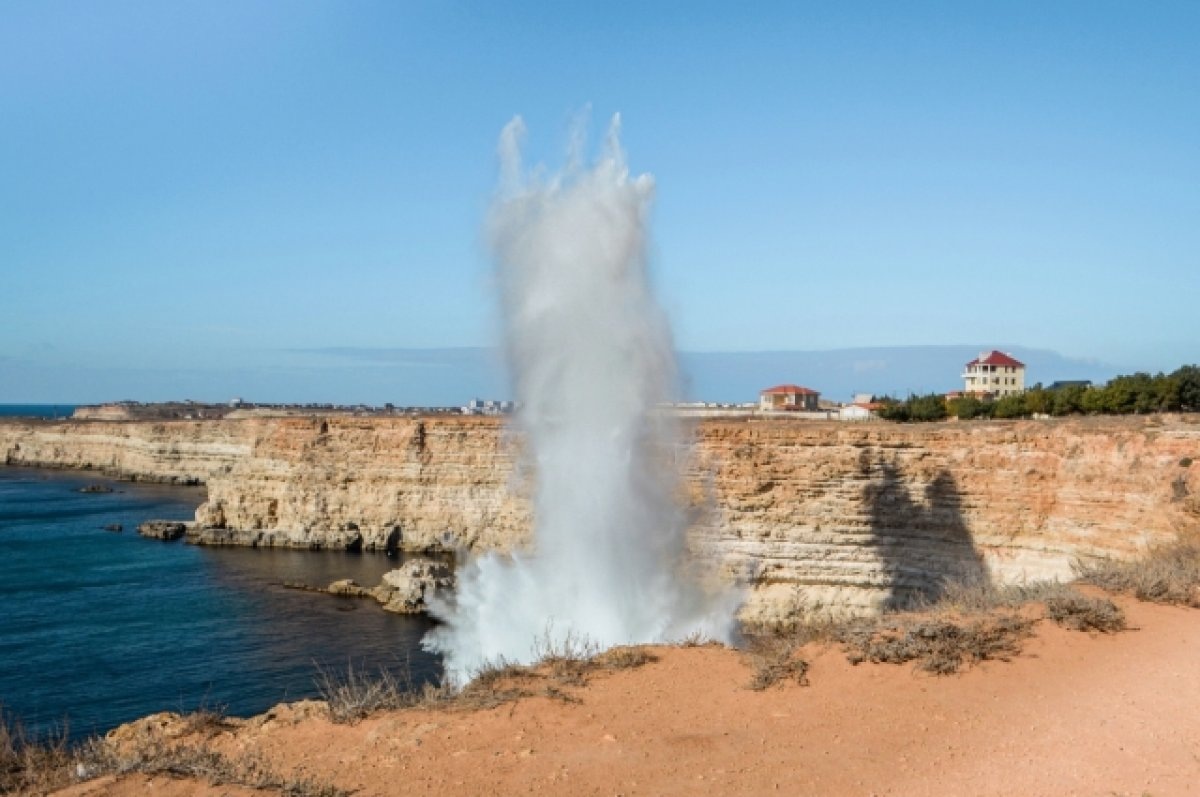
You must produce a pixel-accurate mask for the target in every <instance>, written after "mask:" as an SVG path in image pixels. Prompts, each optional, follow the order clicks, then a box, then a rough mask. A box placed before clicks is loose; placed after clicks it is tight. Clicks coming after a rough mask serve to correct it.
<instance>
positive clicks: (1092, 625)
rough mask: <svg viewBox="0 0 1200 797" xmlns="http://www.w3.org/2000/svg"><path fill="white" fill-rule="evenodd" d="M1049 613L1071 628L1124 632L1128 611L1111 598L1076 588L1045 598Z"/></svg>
mask: <svg viewBox="0 0 1200 797" xmlns="http://www.w3.org/2000/svg"><path fill="white" fill-rule="evenodd" d="M1045 605H1046V616H1047V617H1049V618H1050V619H1051V620H1053V621H1054V622H1056V623H1058V624H1059V625H1061V626H1062V627H1063V628H1066V629H1069V630H1071V631H1101V632H1103V633H1106V634H1110V633H1113V632H1116V631H1124V630H1125V628H1126V627H1127V626H1126V623H1125V612H1123V611H1121V608H1120V607H1119V606H1117V605H1116V604H1115V603H1113V602H1112V601H1110V600H1109V599H1108V598H1093V597H1090V596H1088V595H1084V594H1083V593H1081V592H1077V591H1075V590H1064V591H1063V592H1062V594H1059V595H1051V596H1050V597H1048V598H1046V600H1045Z"/></svg>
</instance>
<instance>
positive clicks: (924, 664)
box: [838, 613, 1033, 675]
mask: <svg viewBox="0 0 1200 797" xmlns="http://www.w3.org/2000/svg"><path fill="white" fill-rule="evenodd" d="M1032 627H1033V622H1032V621H1031V620H1029V619H1027V618H1024V617H1021V616H1020V615H1018V614H1015V613H1002V614H998V615H995V616H987V617H980V618H973V619H966V618H954V617H926V616H922V615H918V614H913V615H896V616H893V617H891V618H888V619H886V620H884V621H882V622H880V621H865V622H863V623H859V624H850V625H848V626H847V627H846V628H845V629H844V630H843V632H842V633H841V634H840V635H839V638H838V639H839V641H840V642H841V643H842V644H843V645H844V646H845V648H846V655H847V658H849V659H850V661H851V662H852V663H854V664H859V663H861V662H864V661H871V662H890V663H893V664H903V663H905V662H910V661H912V662H916V666H917V668H918V669H920V670H923V671H925V672H930V673H935V674H937V675H948V674H950V673H954V672H958V671H959V670H960V669H962V668H963V667H964V666H965V665H971V664H977V663H979V662H982V661H988V660H991V659H1001V660H1005V661H1007V660H1008V659H1010V658H1012V657H1013V656H1015V655H1016V654H1017V653H1019V652H1020V650H1021V641H1022V640H1023V639H1024V638H1025V637H1027V636H1029V634H1030V633H1031V630H1032Z"/></svg>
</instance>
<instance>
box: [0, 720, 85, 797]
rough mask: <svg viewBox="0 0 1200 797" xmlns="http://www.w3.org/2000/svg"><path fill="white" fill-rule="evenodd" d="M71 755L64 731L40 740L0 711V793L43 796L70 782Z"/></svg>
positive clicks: (64, 729) (72, 757) (72, 758)
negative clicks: (28, 793)
mask: <svg viewBox="0 0 1200 797" xmlns="http://www.w3.org/2000/svg"><path fill="white" fill-rule="evenodd" d="M73 760H74V756H73V752H72V750H71V749H70V746H69V745H68V744H67V732H66V728H63V729H61V730H60V731H59V732H56V733H51V734H49V735H47V736H45V737H43V738H40V739H39V738H36V737H30V736H29V735H28V734H26V732H25V728H24V726H23V725H22V724H21V723H20V722H18V721H17V720H15V719H13V718H12V717H10V716H9V715H8V714H7V713H5V712H2V711H0V794H12V793H26V792H30V793H34V794H36V793H44V792H48V791H51V790H53V789H56V788H59V787H61V786H64V785H66V784H68V783H70V782H71V778H72V769H73V767H72V764H73Z"/></svg>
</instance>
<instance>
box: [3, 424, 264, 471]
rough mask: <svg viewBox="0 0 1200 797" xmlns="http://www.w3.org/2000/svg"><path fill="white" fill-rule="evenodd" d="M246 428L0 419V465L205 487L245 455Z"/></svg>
mask: <svg viewBox="0 0 1200 797" xmlns="http://www.w3.org/2000/svg"><path fill="white" fill-rule="evenodd" d="M251 439H252V433H251V430H250V428H249V427H244V426H241V425H239V424H234V423H225V422H221V421H212V422H202V421H171V422H161V423H159V422H144V423H117V422H107V423H106V422H96V421H55V422H48V421H25V420H9V419H6V420H3V421H0V462H3V463H4V464H8V465H22V466H27V467H41V468H76V469H80V470H95V471H100V472H102V473H105V474H107V475H110V476H115V477H118V478H122V479H132V480H135V481H153V482H165V483H169V484H205V483H207V482H208V481H210V480H211V479H212V478H213V477H214V476H216V475H218V474H220V473H222V472H224V471H227V470H228V469H229V468H231V467H232V466H233V464H234V463H235V462H239V461H242V460H244V459H246V458H247V457H248V456H250V453H251Z"/></svg>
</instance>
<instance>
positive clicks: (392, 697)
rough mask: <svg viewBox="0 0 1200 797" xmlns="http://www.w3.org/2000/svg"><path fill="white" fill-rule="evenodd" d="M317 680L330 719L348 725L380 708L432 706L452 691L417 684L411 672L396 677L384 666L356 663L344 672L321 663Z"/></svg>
mask: <svg viewBox="0 0 1200 797" xmlns="http://www.w3.org/2000/svg"><path fill="white" fill-rule="evenodd" d="M315 681H316V686H317V691H318V693H320V695H321V699H322V700H324V701H325V702H326V704H327V705H328V706H329V716H330V719H332V720H333V721H334V722H338V723H344V724H348V725H352V724H354V723H356V722H358V721H359V720H361V719H363V718H364V717H367V716H369V715H370V714H373V713H375V712H377V711H389V710H393V709H401V708H412V707H414V706H426V707H432V706H435V705H437V704H439V703H444V702H446V701H447V700H449V699H450V697H451V695H452V690H451V689H450V688H449V687H448V686H446V685H443V684H430V683H425V684H422V685H421V686H419V687H418V686H417V685H416V684H415V683H413V680H412V678H411V676H408V675H407V674H406V675H405V677H404V678H403V679H401V678H397V677H396V676H395V675H393V674H392V673H391V672H389V671H388V670H386V669H384V668H383V667H380V668H379V670H378V671H376V672H375V673H370V672H364V671H363V670H356V669H355V668H354V666H353V665H350V666H348V667H347V668H346V670H345V672H344V673H342V672H334V671H332V670H329V669H327V668H324V667H318V668H317V675H316V678H315Z"/></svg>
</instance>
